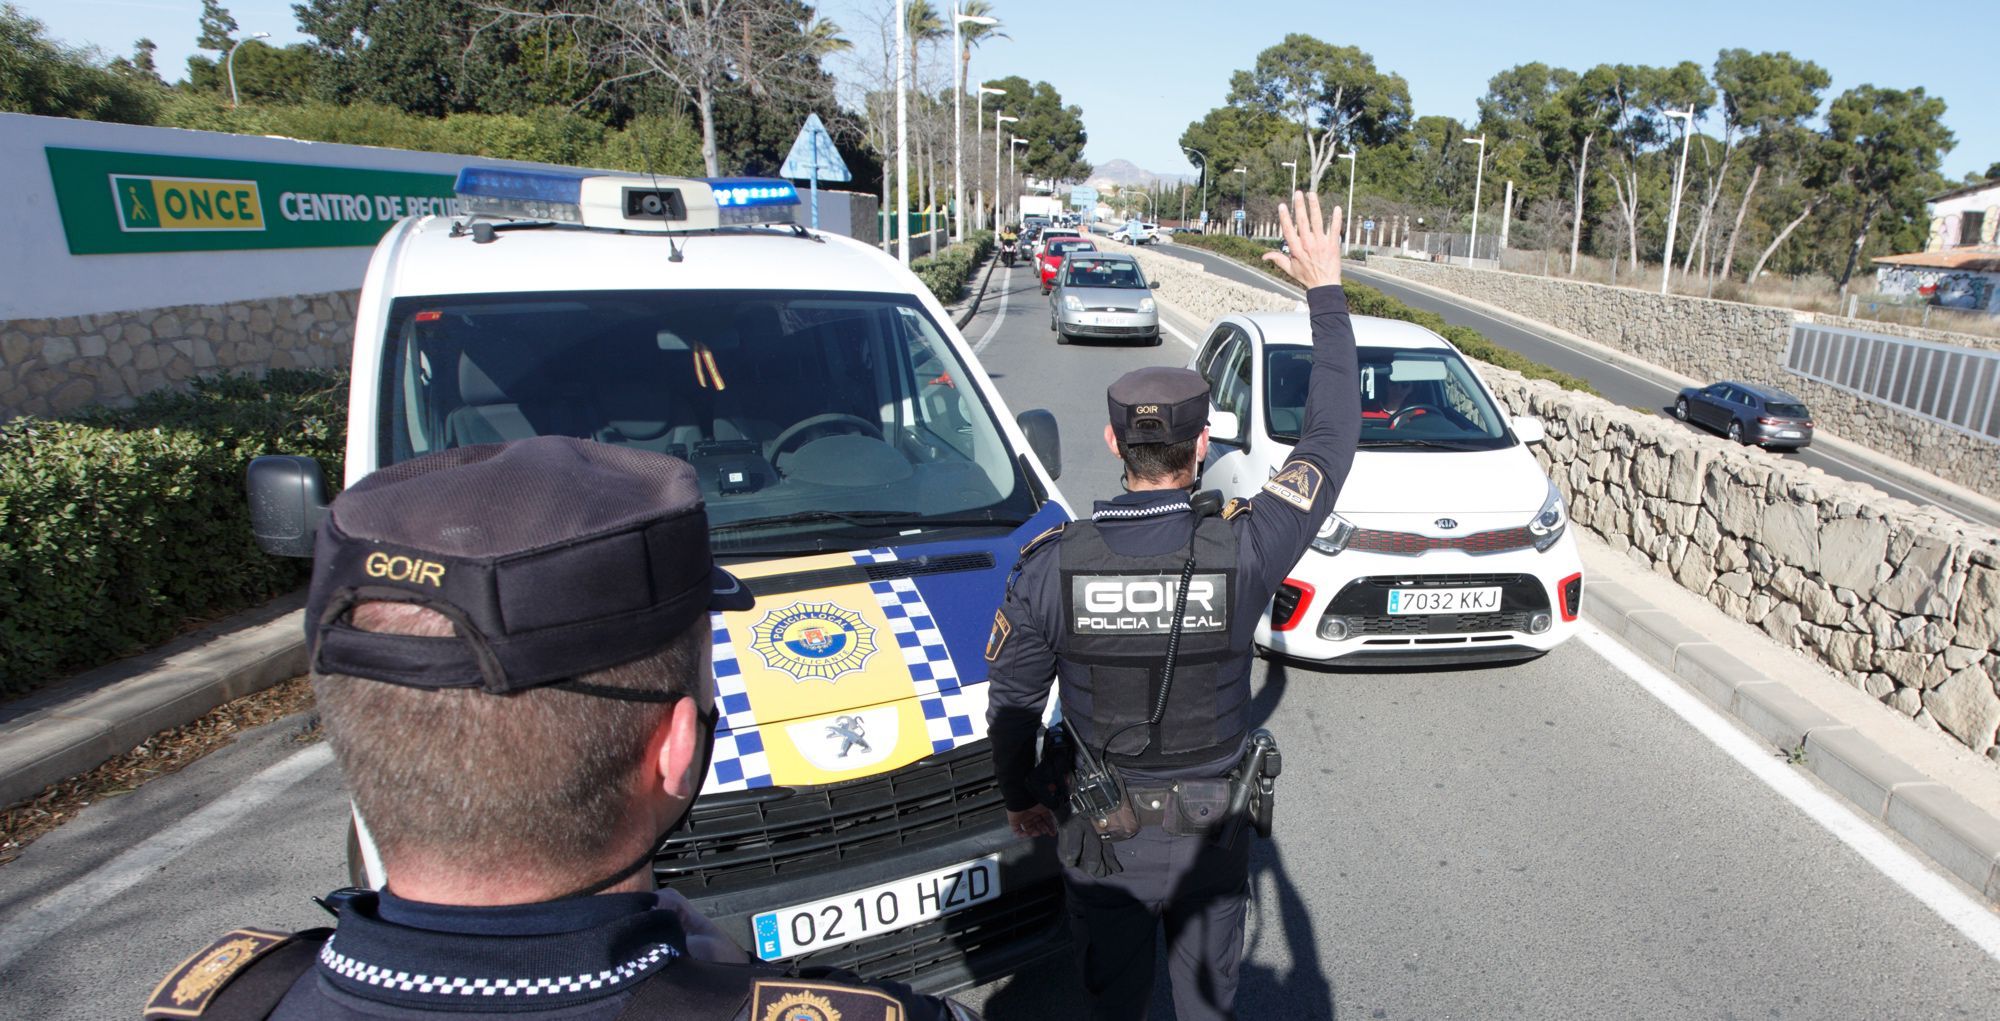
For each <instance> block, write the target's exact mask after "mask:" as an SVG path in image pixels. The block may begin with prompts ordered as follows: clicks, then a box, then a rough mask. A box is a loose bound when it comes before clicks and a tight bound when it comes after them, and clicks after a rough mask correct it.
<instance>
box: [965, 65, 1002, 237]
mask: <svg viewBox="0 0 2000 1021" xmlns="http://www.w3.org/2000/svg"><path fill="white" fill-rule="evenodd" d="M1006 94H1007V90H1006V89H996V88H994V87H992V86H990V85H981V86H980V87H979V100H978V102H977V103H975V104H974V105H973V112H972V121H973V129H972V140H973V141H974V142H977V141H979V133H980V132H981V131H984V130H986V97H987V96H1004V95H1006ZM993 116H995V117H998V116H1000V111H998V110H995V111H993ZM978 191H979V197H978V198H977V199H974V200H973V203H972V204H973V205H975V206H981V205H984V203H985V201H986V189H984V188H980V189H978ZM993 202H994V210H993V229H994V230H996V231H997V230H999V229H1000V209H999V202H1000V125H999V124H997V123H996V124H994V125H993ZM979 221H980V222H981V223H984V222H985V221H986V210H985V209H983V208H982V209H980V210H979Z"/></svg>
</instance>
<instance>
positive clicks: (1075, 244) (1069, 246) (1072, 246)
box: [1049, 240, 1097, 255]
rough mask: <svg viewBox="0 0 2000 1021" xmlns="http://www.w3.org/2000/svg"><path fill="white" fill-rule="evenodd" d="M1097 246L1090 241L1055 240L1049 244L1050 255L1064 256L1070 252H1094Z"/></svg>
mask: <svg viewBox="0 0 2000 1021" xmlns="http://www.w3.org/2000/svg"><path fill="white" fill-rule="evenodd" d="M1094 251H1097V246H1096V245H1094V244H1091V243H1090V242H1088V241H1075V240H1055V241H1051V242H1049V254H1051V255H1064V254H1067V253H1069V252H1094Z"/></svg>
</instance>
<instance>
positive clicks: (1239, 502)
mask: <svg viewBox="0 0 2000 1021" xmlns="http://www.w3.org/2000/svg"><path fill="white" fill-rule="evenodd" d="M1252 509H1253V508H1252V506H1251V504H1250V501H1248V500H1245V499H1244V498H1242V497H1240V496H1238V497H1232V498H1231V499H1230V501H1229V503H1228V504H1227V505H1225V506H1224V507H1223V508H1222V520H1224V521H1228V520H1229V519H1230V518H1233V517H1235V516H1237V515H1238V514H1248V513H1250V511H1251V510H1252Z"/></svg>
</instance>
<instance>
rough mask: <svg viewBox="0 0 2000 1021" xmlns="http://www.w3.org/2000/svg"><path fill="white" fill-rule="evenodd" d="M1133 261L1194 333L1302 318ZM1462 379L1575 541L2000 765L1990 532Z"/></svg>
mask: <svg viewBox="0 0 2000 1021" xmlns="http://www.w3.org/2000/svg"><path fill="white" fill-rule="evenodd" d="M1138 258H1139V261H1140V263H1141V264H1142V265H1143V266H1144V267H1145V270H1146V274H1147V276H1148V277H1150V278H1152V279H1155V280H1158V281H1159V282H1160V284H1161V287H1160V290H1159V294H1160V297H1161V298H1162V299H1164V300H1165V301H1167V302H1170V303H1172V304H1173V305H1175V306H1177V307H1178V308H1180V309H1181V310H1183V311H1185V312H1187V313H1189V314H1190V315H1192V316H1194V317H1195V318H1197V319H1199V320H1201V321H1203V322H1206V321H1208V320H1209V319H1212V318H1214V317H1215V316H1218V315H1222V314H1224V313H1227V312H1236V311H1251V310H1258V309H1278V310H1282V309H1290V308H1293V307H1295V306H1296V304H1297V303H1296V302H1293V301H1290V300H1288V299H1285V298H1282V297H1278V296H1275V295H1273V294H1271V293H1270V292H1267V291H1263V290H1260V289H1257V288H1253V287H1249V286H1246V285H1243V284H1238V283H1234V282H1232V281H1228V280H1224V279H1221V278H1219V277H1216V276H1214V275H1212V274H1209V273H1206V272H1203V271H1202V270H1201V269H1200V268H1199V267H1197V266H1192V265H1190V264H1189V263H1187V262H1185V261H1183V260H1179V259H1172V258H1168V257H1165V256H1159V255H1154V254H1152V253H1147V252H1144V251H1143V250H1142V251H1140V252H1139V253H1138ZM1371 265H1374V264H1373V263H1371ZM1485 275H1498V274H1485ZM1744 307H1747V306H1744ZM1473 364H1474V366H1475V367H1476V368H1477V369H1478V370H1479V372H1480V374H1481V375H1482V376H1484V377H1485V379H1486V381H1487V383H1488V385H1490V386H1491V387H1492V388H1493V390H1494V392H1495V394H1496V395H1497V396H1498V397H1499V398H1500V400H1501V402H1502V403H1504V404H1506V405H1507V407H1508V410H1509V411H1510V412H1511V413H1513V414H1516V415H1534V416H1536V417H1538V418H1540V419H1541V420H1542V421H1543V423H1544V424H1545V425H1546V427H1547V430H1548V437H1547V439H1546V440H1544V441H1543V442H1542V443H1540V444H1537V445H1536V446H1535V447H1534V448H1533V450H1534V453H1535V456H1536V458H1537V459H1538V460H1539V461H1540V462H1541V464H1542V466H1543V468H1544V469H1545V470H1546V471H1548V473H1549V477H1550V478H1552V479H1554V480H1555V482H1556V485H1557V486H1558V487H1559V488H1561V489H1562V491H1563V494H1564V496H1565V497H1566V498H1567V499H1568V501H1569V510H1570V518H1571V521H1572V523H1573V524H1574V526H1575V527H1578V528H1581V529H1584V530H1586V531H1588V532H1590V533H1591V534H1593V535H1595V536H1597V537H1598V538H1600V539H1602V540H1604V541H1605V542H1606V543H1608V544H1609V545H1610V546H1611V547H1612V548H1613V549H1614V550H1617V551H1619V552H1621V553H1623V554H1624V555H1626V556H1628V557H1630V558H1632V559H1633V560H1634V561H1636V562H1637V563H1639V564H1640V565H1642V566H1645V567H1648V568H1650V569H1652V570H1654V571H1657V572H1659V573H1660V574H1663V575H1666V576H1668V577H1671V578H1673V579H1674V580H1676V581H1678V582H1679V583H1680V584H1681V585H1682V586H1683V587H1685V588H1687V589H1688V590H1689V591H1692V592H1694V593H1696V594H1698V595H1700V596H1702V597H1704V598H1706V599H1707V600H1709V601H1710V602H1711V603H1714V604H1715V605H1716V606H1717V607H1720V608H1721V609H1722V610H1723V611H1725V612H1727V613H1729V614H1731V615H1732V616H1735V617H1738V618H1740V619H1743V620H1747V621H1749V622H1750V623H1752V624H1755V625H1757V626H1759V627H1761V628H1763V629H1764V631H1765V632H1766V633H1767V634H1769V635H1770V636H1771V637H1772V638H1773V639H1775V640H1776V641H1778V642H1780V643H1782V644H1784V645H1786V646H1789V647H1791V648H1794V649H1798V650H1800V651H1802V652H1804V653H1806V654H1807V655H1810V656H1812V657H1814V658H1816V659H1818V660H1819V661H1820V662H1822V663H1824V664H1826V665H1827V666H1828V667H1830V668H1832V669H1833V670H1835V671H1836V672H1838V673H1839V674H1840V675H1841V676H1842V677H1844V678H1846V679H1847V681H1848V683H1850V684H1853V685H1854V686H1855V687H1857V688H1860V689H1862V690H1864V691H1866V692H1868V693H1869V694H1870V695H1873V696H1874V697H1875V698H1877V699H1879V700H1881V701H1882V702H1884V703H1886V704H1888V705H1889V706H1891V707H1893V708H1895V709H1897V710H1899V711H1900V712H1902V713H1903V714H1904V715H1906V716H1908V717H1910V718H1911V719H1912V720H1913V721H1915V722H1916V723H1917V724H1918V725H1920V726H1923V727H1926V728H1929V729H1932V730H1935V731H1938V732H1940V733H1944V734H1948V735H1950V736H1951V737H1952V738H1954V739H1956V740H1958V741H1960V742H1962V743H1963V744H1965V745H1966V746H1967V747H1970V748H1971V749H1973V750H1974V751H1976V752H1980V753H1982V754H1985V755H1986V756H1988V757H1989V758H1992V759H1995V760H2000V746H1996V739H2000V680H1996V678H2000V532H1995V531H1993V530H1991V529H1984V528H1980V527H1977V526H1972V525H1967V524H1965V523H1964V522H1962V521H1960V520H1959V519H1957V518H1954V517H1951V516H1949V515H1946V514H1943V513H1941V512H1938V511H1934V510H1930V509H1927V508H1920V507H1916V506H1914V505H1911V504H1908V503H1904V502H1902V501H1899V500H1892V499H1890V498H1888V497H1886V496H1884V495H1883V494H1882V493H1880V492H1878V491H1877V490H1875V489H1872V488H1870V487H1868V486H1865V485H1862V484H1860V483H1854V482H1848V481H1845V480H1842V479H1838V478H1835V477H1833V476H1830V475H1827V474H1826V473H1824V472H1822V471H1820V470H1818V469H1816V468H1812V467H1809V466H1806V465H1803V464H1799V463H1798V462H1795V461H1789V460H1786V459H1783V458H1779V457H1775V456H1773V455H1771V454H1768V453H1765V452H1764V451H1761V450H1756V449H1752V448H1748V447H1740V446H1737V445H1736V444H1733V443H1730V442H1729V441H1728V440H1725V439H1723V438H1721V437H1717V436H1709V435H1706V434H1701V433H1696V432H1693V431H1690V430H1688V429H1686V428H1683V427H1681V426H1680V425H1679V424H1678V423H1676V422H1674V421H1672V420H1671V419H1669V418H1667V417H1665V416H1664V415H1649V414H1647V413H1645V412H1643V411H1636V410H1633V409H1630V408H1624V407H1620V406H1618V405H1616V404H1612V403H1611V402H1609V401H1605V400H1603V399H1601V398H1598V397H1592V396H1589V395H1587V394H1580V393H1576V392H1573V391H1568V390H1563V389H1561V388H1560V387H1557V386H1556V385H1555V384H1553V383H1548V382H1543V381H1538V380H1530V379H1528V378H1527V377H1525V376H1522V375H1520V374H1519V373H1515V372H1510V371H1508V370H1506V369H1502V368H1498V367H1496V366H1492V365H1486V364H1483V363H1479V362H1474V363H1473Z"/></svg>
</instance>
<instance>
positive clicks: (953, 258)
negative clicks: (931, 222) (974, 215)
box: [910, 230, 993, 305]
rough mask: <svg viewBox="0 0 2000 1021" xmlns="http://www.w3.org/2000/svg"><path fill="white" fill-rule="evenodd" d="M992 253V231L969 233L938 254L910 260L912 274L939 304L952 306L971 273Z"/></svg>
mask: <svg viewBox="0 0 2000 1021" xmlns="http://www.w3.org/2000/svg"><path fill="white" fill-rule="evenodd" d="M992 252H993V232H992V231H990V230H976V231H973V232H972V233H970V234H967V235H966V236H965V240H964V241H963V242H961V243H959V244H954V245H946V246H945V247H943V248H941V249H938V253H937V254H936V255H926V256H924V257H923V258H920V259H912V260H910V272H912V273H915V274H916V275H917V279H919V280H922V281H923V282H924V286H925V287H928V288H930V292H931V293H932V294H934V295H936V296H937V300H938V301H940V302H943V303H944V304H946V305H949V304H951V303H952V302H954V301H957V300H958V296H959V292H961V291H963V290H964V289H965V282H966V281H967V280H969V279H971V277H972V271H973V270H974V269H975V268H977V267H978V266H979V264H980V263H981V262H984V261H985V260H986V257H987V256H988V255H991V254H992Z"/></svg>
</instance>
